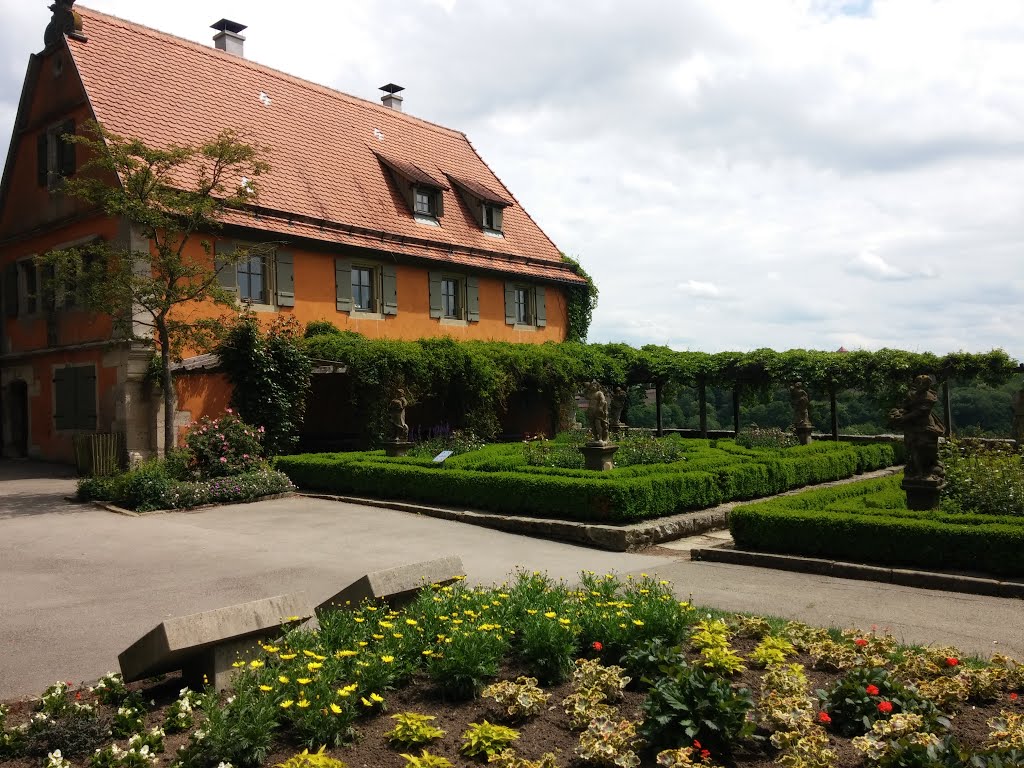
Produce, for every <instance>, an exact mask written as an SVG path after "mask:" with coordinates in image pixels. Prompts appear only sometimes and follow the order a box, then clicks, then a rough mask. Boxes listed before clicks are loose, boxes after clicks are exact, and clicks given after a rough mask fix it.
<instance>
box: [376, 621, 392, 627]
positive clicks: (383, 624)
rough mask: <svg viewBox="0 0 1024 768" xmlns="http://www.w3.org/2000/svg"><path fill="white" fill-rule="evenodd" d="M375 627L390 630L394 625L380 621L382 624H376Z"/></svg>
mask: <svg viewBox="0 0 1024 768" xmlns="http://www.w3.org/2000/svg"><path fill="white" fill-rule="evenodd" d="M377 626H380V627H384V629H391V628H392V627H393V626H395V625H394V624H392V623H391V622H390V621H382V622H381V623H380V624H378V625H377Z"/></svg>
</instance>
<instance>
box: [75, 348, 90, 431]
mask: <svg viewBox="0 0 1024 768" xmlns="http://www.w3.org/2000/svg"><path fill="white" fill-rule="evenodd" d="M71 370H72V371H74V373H75V387H74V393H75V394H74V402H75V417H74V428H75V429H85V430H89V431H90V432H95V431H96V367H95V366H92V365H85V366H81V367H79V368H72V369H71Z"/></svg>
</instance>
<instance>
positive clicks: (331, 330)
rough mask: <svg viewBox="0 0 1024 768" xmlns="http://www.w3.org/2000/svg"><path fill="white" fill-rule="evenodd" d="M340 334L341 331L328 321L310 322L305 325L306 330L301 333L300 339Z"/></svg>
mask: <svg viewBox="0 0 1024 768" xmlns="http://www.w3.org/2000/svg"><path fill="white" fill-rule="evenodd" d="M341 333H342V330H341V329H340V328H339V327H338V326H336V325H335V324H334V323H332V322H331V321H330V320H312V321H311V322H308V323H306V329H305V330H304V331H303V332H302V337H303V338H305V339H308V338H311V337H313V336H326V335H330V334H334V335H335V336H340V335H341Z"/></svg>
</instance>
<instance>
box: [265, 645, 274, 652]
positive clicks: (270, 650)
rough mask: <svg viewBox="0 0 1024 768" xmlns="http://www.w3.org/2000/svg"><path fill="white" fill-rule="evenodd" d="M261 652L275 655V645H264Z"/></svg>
mask: <svg viewBox="0 0 1024 768" xmlns="http://www.w3.org/2000/svg"><path fill="white" fill-rule="evenodd" d="M263 650H264V651H266V652H267V653H277V651H278V648H277V646H276V645H264V646H263Z"/></svg>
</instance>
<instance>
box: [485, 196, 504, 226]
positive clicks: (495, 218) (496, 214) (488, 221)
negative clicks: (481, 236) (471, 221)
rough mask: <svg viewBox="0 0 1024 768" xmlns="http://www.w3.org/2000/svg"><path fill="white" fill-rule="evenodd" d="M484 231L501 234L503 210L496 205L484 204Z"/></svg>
mask: <svg viewBox="0 0 1024 768" xmlns="http://www.w3.org/2000/svg"><path fill="white" fill-rule="evenodd" d="M483 215H484V221H483V225H484V229H489V230H491V231H492V232H501V209H500V208H499V207H498V206H496V205H490V204H489V203H484V210H483Z"/></svg>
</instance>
